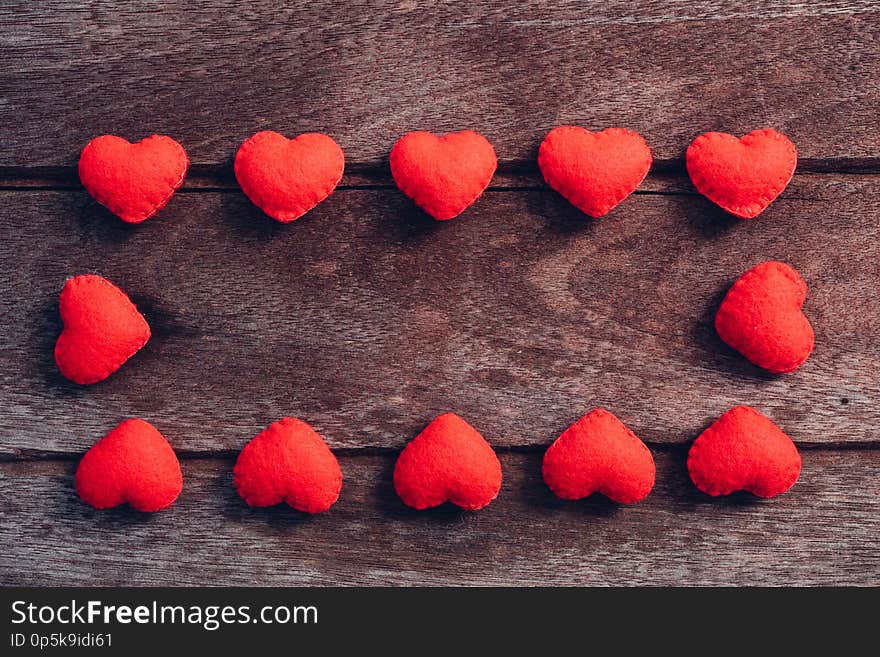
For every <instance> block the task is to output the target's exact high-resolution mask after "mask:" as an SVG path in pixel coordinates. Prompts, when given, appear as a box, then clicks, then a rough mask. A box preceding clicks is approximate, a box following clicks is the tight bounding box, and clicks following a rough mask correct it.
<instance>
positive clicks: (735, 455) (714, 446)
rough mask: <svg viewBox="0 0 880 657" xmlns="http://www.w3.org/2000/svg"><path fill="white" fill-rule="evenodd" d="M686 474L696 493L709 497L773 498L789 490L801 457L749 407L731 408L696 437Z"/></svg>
mask: <svg viewBox="0 0 880 657" xmlns="http://www.w3.org/2000/svg"><path fill="white" fill-rule="evenodd" d="M687 468H688V472H689V473H690V476H691V479H692V480H693V482H694V484H695V485H696V486H697V488H699V489H700V490H701V491H703V492H704V493H707V494H709V495H713V496H717V495H729V494H730V493H733V492H734V491H738V490H745V491H748V492H750V493H752V494H753V495H757V496H758V497H773V496H775V495H779V494H780V493H784V492H785V491H787V490H788V489H789V488H791V487H792V486H794V483H795V482H796V481H797V479H798V477H799V476H800V473H801V455H800V454H799V453H798V450H797V447H795V444H794V443H793V442H792V441H791V438H789V437H788V436H786V435H785V434H784V433H782V430H781V429H780V428H779V427H777V426H776V425H775V424H773V422H771V421H770V419H769V418H767V417H765V416H764V415H762V414H761V413H759V412H758V411H757V410H755V409H754V408H752V407H751V406H736V407H734V408H732V409H730V410H729V411H727V412H726V413H725V414H724V415H722V416H721V417H720V418H718V419H717V420H716V421H715V423H714V424H712V426H710V427H709V428H708V429H706V430H705V431H704V432H703V433H701V434H700V435H699V436H698V437H697V439H696V440H695V441H694V444H693V445H692V446H691V449H690V451H689V452H688V458H687Z"/></svg>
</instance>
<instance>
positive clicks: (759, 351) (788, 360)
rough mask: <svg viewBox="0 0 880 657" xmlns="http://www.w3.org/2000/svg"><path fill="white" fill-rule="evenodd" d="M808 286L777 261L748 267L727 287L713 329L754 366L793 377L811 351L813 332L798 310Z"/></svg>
mask: <svg viewBox="0 0 880 657" xmlns="http://www.w3.org/2000/svg"><path fill="white" fill-rule="evenodd" d="M806 297H807V284H806V283H805V282H804V279H802V278H801V276H800V274H798V273H797V271H795V270H794V269H793V268H792V267H789V266H788V265H786V264H785V263H782V262H774V261H772V260H771V261H768V262H763V263H761V264H760V265H758V266H756V267H753V268H752V269H750V270H749V271H747V272H746V273H745V274H743V275H742V276H740V277H739V279H738V280H737V281H736V282H735V283H734V284H733V285H732V286H731V288H730V290H729V291H728V292H727V296H725V297H724V301H722V302H721V306H720V307H719V308H718V314H716V315H715V330H716V331H718V335H719V336H720V337H721V339H722V340H724V341H725V342H726V343H727V344H729V345H730V346H731V347H733V348H734V349H736V350H737V351H738V352H740V353H741V354H742V355H743V356H745V357H746V358H748V359H749V360H750V361H752V362H753V363H754V364H755V365H757V366H758V367H763V368H764V369H765V370H769V371H770V372H774V373H777V374H778V373H782V372H793V371H794V370H796V369H797V368H798V367H800V366H801V365H803V363H804V362H805V361H806V360H807V358H809V357H810V354H811V353H812V352H813V343H814V336H813V327H812V326H810V322H809V320H807V318H806V317H805V316H804V314H803V312H802V311H801V308H802V306H803V305H804V300H805V299H806Z"/></svg>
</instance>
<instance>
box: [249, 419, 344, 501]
mask: <svg viewBox="0 0 880 657" xmlns="http://www.w3.org/2000/svg"><path fill="white" fill-rule="evenodd" d="M233 475H234V477H233V483H234V484H235V488H236V490H237V491H238V494H239V495H240V496H241V497H242V499H243V500H244V501H245V502H247V503H248V504H249V505H251V506H273V505H275V504H278V503H280V502H286V503H287V504H289V505H290V506H292V507H293V508H294V509H297V510H298V511H304V512H306V513H321V512H322V511H326V510H327V509H329V508H330V507H331V506H333V504H334V503H335V502H336V500H338V499H339V492H340V491H341V490H342V471H341V470H340V469H339V462H338V461H337V460H336V457H335V456H334V455H333V452H331V451H330V448H329V447H327V443H325V442H324V439H323V438H321V436H320V435H318V433H317V432H316V431H315V430H314V429H312V427H310V426H309V425H308V424H306V423H305V422H303V421H302V420H298V419H296V418H291V417H286V418H283V419H281V420H279V421H278V422H275V423H274V424H272V425H270V426H269V427H268V428H267V429H265V430H264V431H263V432H261V433H260V434H258V435H257V436H256V437H255V438H254V439H252V440H251V441H250V442H249V443H248V444H247V445H245V446H244V449H243V450H241V453H240V454H239V455H238V460H237V461H236V462H235V468H234V469H233Z"/></svg>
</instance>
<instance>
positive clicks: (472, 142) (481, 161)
mask: <svg viewBox="0 0 880 657" xmlns="http://www.w3.org/2000/svg"><path fill="white" fill-rule="evenodd" d="M390 162H391V175H392V177H393V178H394V182H395V183H397V186H398V187H399V188H400V190H401V191H402V192H403V193H404V194H406V195H407V196H409V197H410V198H411V199H412V200H413V201H415V204H416V205H418V206H419V207H420V208H422V210H424V211H425V212H427V213H428V214H429V215H431V216H432V217H434V219H438V220H440V221H445V220H447V219H452V218H453V217H457V216H458V215H459V214H461V213H462V212H464V210H465V209H466V208H467V207H468V206H470V205H471V204H472V203H473V202H474V201H476V200H477V199H478V198H480V195H481V194H482V193H483V191H485V189H486V187H488V186H489V183H490V182H491V181H492V176H493V175H494V174H495V169H496V168H497V167H498V159H497V158H496V157H495V149H493V148H492V144H490V143H489V141H488V140H487V139H486V138H485V137H483V135H481V134H479V133H476V132H474V131H473V130H464V131H462V132H453V133H450V134H448V135H444V136H442V137H438V136H437V135H434V134H432V133H430V132H410V133H409V134H406V135H404V136H403V137H401V138H400V139H398V140H397V143H395V144H394V147H393V148H392V149H391V156H390Z"/></svg>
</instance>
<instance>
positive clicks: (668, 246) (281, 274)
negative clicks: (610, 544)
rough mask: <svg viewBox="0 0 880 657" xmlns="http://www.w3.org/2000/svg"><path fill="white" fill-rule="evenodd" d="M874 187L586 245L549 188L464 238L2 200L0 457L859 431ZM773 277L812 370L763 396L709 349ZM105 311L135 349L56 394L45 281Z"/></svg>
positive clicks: (620, 232) (379, 206) (866, 362)
mask: <svg viewBox="0 0 880 657" xmlns="http://www.w3.org/2000/svg"><path fill="white" fill-rule="evenodd" d="M878 189H880V187H878V181H877V178H875V177H874V176H812V177H811V176H806V177H803V176H799V177H797V178H796V179H795V182H794V183H793V184H792V186H791V187H790V188H789V190H787V191H786V193H785V195H784V196H783V197H782V198H781V199H780V200H778V201H777V202H776V203H775V204H773V205H772V206H771V208H770V209H769V210H768V211H767V212H766V213H765V214H764V215H762V216H761V218H759V219H757V220H755V221H752V222H742V221H738V220H735V219H730V218H728V217H727V216H726V215H724V214H723V213H722V212H721V211H720V210H718V209H717V208H715V207H714V206H712V205H711V204H710V203H709V202H708V201H706V200H705V199H702V198H700V197H695V196H680V195H676V194H671V195H669V194H638V195H636V196H634V197H632V198H631V199H630V200H628V201H627V202H626V203H624V204H623V205H622V206H621V207H620V208H618V210H616V211H615V213H614V214H613V215H611V216H609V217H607V218H605V219H603V220H600V221H589V220H586V219H584V218H583V217H582V215H580V214H579V213H578V212H577V211H576V210H574V209H573V208H572V207H571V206H569V205H568V204H567V203H565V201H563V200H562V199H561V198H560V197H559V196H557V195H556V194H554V193H553V192H550V191H547V190H534V191H507V192H489V193H487V194H486V195H485V196H484V197H483V198H482V199H481V200H480V201H479V202H478V203H477V204H476V205H475V206H474V207H473V208H472V209H470V210H469V211H468V212H467V213H466V214H465V215H463V216H462V217H461V218H460V219H458V220H456V221H453V222H448V223H438V222H434V221H431V220H430V219H427V218H426V217H425V216H424V215H423V214H422V213H421V212H420V211H418V210H416V209H415V208H414V206H412V204H411V203H410V202H409V201H408V200H407V199H405V198H404V197H403V196H402V195H401V194H399V193H397V192H393V191H389V190H384V189H376V190H343V191H339V192H337V193H336V194H334V195H333V196H332V197H331V198H330V199H328V200H327V201H326V202H325V203H322V204H321V205H320V206H319V207H318V208H317V209H316V210H315V211H313V212H312V213H311V214H310V215H309V216H308V217H306V218H304V219H302V220H300V221H298V222H296V223H294V224H292V225H289V226H281V225H279V224H277V223H275V222H273V221H271V220H270V219H268V218H267V217H265V216H263V215H262V214H261V213H260V212H259V211H258V210H256V209H255V208H254V207H253V206H252V205H251V204H250V203H249V202H248V201H247V199H245V198H244V197H243V196H242V195H241V194H239V193H216V192H210V193H188V194H180V195H178V196H177V197H175V198H174V199H173V200H172V202H171V203H170V205H169V206H168V208H166V209H165V210H163V212H162V215H161V216H160V217H157V218H155V219H153V220H150V221H149V222H147V223H146V224H144V225H142V226H140V227H132V226H128V225H125V224H122V223H121V222H119V221H118V220H116V219H115V218H113V217H111V216H110V215H109V214H108V213H107V212H106V211H104V210H103V209H102V208H100V206H98V205H97V204H96V203H95V202H94V201H92V200H91V199H89V197H88V196H87V195H86V194H85V193H84V192H6V193H3V194H0V203H2V207H3V208H4V210H3V214H4V221H3V222H2V224H0V282H2V284H3V287H4V292H5V293H4V295H3V296H2V297H0V312H2V316H3V317H4V319H5V325H6V327H7V329H6V330H4V331H3V332H2V333H0V371H2V372H3V378H2V380H0V395H2V398H3V400H4V409H3V413H2V414H0V453H2V454H3V455H4V457H6V458H15V457H33V456H39V455H45V454H49V455H53V454H54V455H60V454H78V453H81V452H82V451H84V450H85V449H87V448H88V447H89V446H90V445H91V444H92V442H94V440H95V439H97V438H98V437H100V436H101V435H103V434H104V433H106V432H107V431H108V430H109V429H110V428H111V427H113V426H115V424H116V423H117V422H119V421H120V420H121V419H122V418H124V417H129V416H140V417H144V418H145V419H148V420H150V421H152V422H154V423H155V424H156V425H157V426H158V427H159V428H160V430H162V431H163V432H164V433H165V434H166V435H167V436H168V437H169V439H170V440H171V441H172V443H173V444H174V445H175V447H176V448H178V449H180V450H182V451H183V452H184V453H205V452H208V453H212V452H215V453H216V452H223V453H231V452H234V451H237V450H238V449H239V448H240V447H241V446H242V445H243V444H244V443H245V441H246V440H247V439H248V438H250V437H252V436H253V435H255V434H256V433H257V432H258V431H259V430H261V429H262V428H263V427H265V426H266V425H268V424H269V423H270V422H272V421H274V420H276V419H278V418H280V417H282V416H285V415H294V416H299V417H302V418H304V419H306V420H307V421H309V422H311V423H313V424H314V426H315V427H316V428H317V429H318V430H319V431H320V432H321V433H322V434H323V435H325V436H326V438H327V440H328V442H329V443H330V444H331V446H333V447H334V448H360V447H378V448H397V447H399V446H401V445H403V444H404V443H405V442H406V441H407V440H409V439H410V438H411V437H412V436H413V435H415V433H416V432H417V431H418V430H420V428H421V427H422V426H423V425H424V424H425V423H427V421H429V420H430V419H431V418H432V417H433V416H434V415H436V414H437V413H440V412H443V411H447V410H453V411H455V412H458V413H459V414H461V415H462V416H464V417H466V418H468V419H469V420H471V421H472V422H473V423H474V424H475V425H476V426H477V428H478V429H480V430H481V431H482V432H483V433H484V435H485V436H486V437H487V439H489V440H490V441H491V442H492V443H494V444H496V445H504V446H527V445H542V444H546V443H549V442H550V441H551V440H552V439H553V438H554V437H555V436H556V435H558V433H559V432H560V431H562V430H563V429H564V428H565V427H566V426H567V425H568V424H569V423H570V422H572V421H573V420H575V419H576V418H577V417H579V416H580V415H581V414H582V413H584V412H586V411H588V410H590V409H591V408H593V407H596V406H604V407H607V408H609V409H611V410H613V411H614V412H615V413H617V414H618V415H619V416H620V417H621V419H622V420H623V421H624V422H626V423H627V424H629V425H630V426H631V427H632V428H633V429H634V430H635V431H636V432H637V433H638V434H639V435H640V436H641V437H643V438H644V439H646V440H647V441H649V442H652V443H684V442H687V441H689V440H691V439H692V438H693V437H695V436H696V435H697V433H698V432H699V431H701V430H702V429H703V428H704V427H705V426H706V425H707V424H708V423H709V422H711V421H712V420H713V419H714V418H715V417H717V416H718V415H720V414H721V413H722V412H724V411H725V410H727V409H728V408H729V407H731V406H733V405H735V404H739V403H748V404H752V405H755V406H757V407H758V408H759V409H761V410H762V411H764V412H765V413H767V414H768V415H769V416H771V417H772V418H773V419H775V420H776V421H777V422H778V423H779V424H780V426H782V427H783V429H785V430H786V431H787V432H789V433H790V435H791V436H792V437H794V439H795V440H796V441H798V442H799V443H802V444H809V443H825V444H843V443H873V444H876V442H877V434H876V427H877V426H878V425H880V407H878V405H877V404H876V399H877V398H878V396H880V382H878V379H877V376H876V373H877V371H878V370H880V349H878V347H880V345H878V341H880V337H878V332H877V330H876V318H877V317H878V316H880V307H878V305H880V301H878V295H877V281H878V262H880V258H878V252H877V251H878V244H880V242H878V232H880V227H878V223H877V221H876V207H877V205H878V202H880V192H878ZM767 259H781V260H785V261H787V262H790V263H791V264H793V265H794V266H795V267H796V268H798V269H799V270H800V271H801V272H802V274H803V275H804V277H805V278H806V280H807V281H808V283H809V284H810V294H809V297H808V301H807V304H806V313H807V315H808V317H809V318H810V320H811V322H812V323H813V325H814V327H815V330H816V336H817V348H816V351H815V353H814V354H813V356H812V357H811V358H810V360H809V361H808V362H807V363H806V364H805V365H804V366H803V367H802V368H801V369H800V370H798V372H796V373H795V374H792V375H786V376H772V375H768V374H767V373H765V372H763V371H762V370H759V369H758V368H756V367H754V366H752V365H750V364H749V363H748V362H747V361H746V360H745V359H744V358H742V357H741V356H740V355H739V354H737V353H736V352H734V351H733V350H731V349H730V348H728V347H727V346H726V345H724V344H723V343H722V342H721V341H720V340H719V338H718V337H717V335H716V334H715V331H714V328H713V326H712V321H713V317H714V313H715V310H716V308H717V306H718V304H719V303H720V300H721V298H722V296H723V294H724V292H725V291H726V290H727V288H728V287H729V285H730V284H731V283H732V281H733V280H735V278H736V277H738V276H739V275H740V274H741V273H742V272H744V271H745V270H746V269H747V268H749V267H751V266H753V265H755V264H757V263H759V262H761V261H764V260H767ZM84 272H98V273H100V274H103V275H105V276H107V277H108V278H109V279H110V280H112V281H114V282H116V283H117V284H119V285H120V286H121V287H122V288H123V289H125V290H127V291H128V292H129V293H130V294H131V295H132V296H133V298H134V300H135V301H136V302H137V303H138V304H139V306H140V307H141V308H142V309H143V311H144V312H145V313H146V315H147V317H148V319H149V321H150V323H151V325H152V327H153V329H154V337H153V339H152V340H151V341H150V342H149V343H148V345H147V346H146V347H145V349H143V350H142V352H140V353H139V354H137V355H136V356H135V357H134V358H133V359H132V360H131V361H130V362H129V363H127V364H126V365H125V366H124V367H123V368H122V369H121V370H120V371H119V372H117V373H116V374H114V375H113V376H112V377H111V378H110V379H108V380H107V381H105V382H103V383H100V384H98V385H95V386H91V387H80V386H77V385H75V384H72V383H70V382H67V381H66V380H64V379H62V378H61V377H60V375H59V374H58V372H57V369H56V367H55V365H54V361H53V357H52V350H53V345H54V341H55V339H56V337H57V335H58V333H59V332H60V325H59V319H58V316H57V295H58V292H59V290H60V289H61V287H62V285H63V283H64V280H65V278H67V277H69V276H72V275H75V274H79V273H84Z"/></svg>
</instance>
